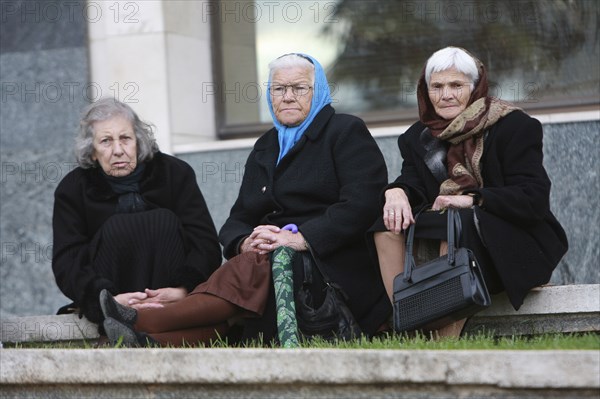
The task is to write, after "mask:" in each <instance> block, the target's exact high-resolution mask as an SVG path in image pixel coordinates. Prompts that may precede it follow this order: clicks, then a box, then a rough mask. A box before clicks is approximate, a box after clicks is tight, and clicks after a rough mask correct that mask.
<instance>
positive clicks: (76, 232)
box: [52, 153, 222, 305]
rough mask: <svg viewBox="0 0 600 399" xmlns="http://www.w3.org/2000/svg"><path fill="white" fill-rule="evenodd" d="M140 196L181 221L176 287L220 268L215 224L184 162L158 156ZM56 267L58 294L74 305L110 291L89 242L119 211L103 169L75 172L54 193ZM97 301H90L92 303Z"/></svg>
mask: <svg viewBox="0 0 600 399" xmlns="http://www.w3.org/2000/svg"><path fill="white" fill-rule="evenodd" d="M140 194H141V196H142V198H143V199H144V201H145V202H146V204H147V205H148V206H149V209H156V208H166V209H169V210H171V211H172V212H173V213H175V215H176V216H177V217H178V218H179V219H180V221H181V223H182V227H183V232H184V237H183V240H184V249H185V252H186V259H185V262H184V267H183V268H182V270H181V272H180V275H179V276H176V277H175V280H176V281H174V282H173V283H174V285H173V286H184V287H186V288H187V289H188V291H191V290H192V289H193V288H194V287H195V286H196V285H198V284H199V283H201V282H203V281H206V280H207V279H208V277H209V276H210V275H211V274H212V273H213V272H214V271H215V270H216V268H217V267H219V265H220V264H221V260H222V258H221V248H220V246H219V242H218V238H217V232H216V229H215V226H214V223H213V220H212V218H211V216H210V214H209V212H208V208H207V206H206V203H205V201H204V197H203V196H202V193H201V192H200V189H199V187H198V184H197V182H196V176H195V174H194V171H193V169H192V168H191V167H190V166H189V165H188V164H187V163H185V162H184V161H182V160H180V159H177V158H175V157H172V156H170V155H166V154H163V153H157V154H155V155H154V158H153V159H152V160H151V161H149V162H147V163H146V169H145V170H144V175H143V176H142V179H141V181H140ZM54 196H55V199H54V215H53V220H52V224H53V233H54V244H53V256H52V268H53V271H54V276H55V278H56V283H57V284H58V287H59V288H60V290H61V291H62V292H63V293H64V294H65V295H66V296H67V297H69V298H70V299H72V300H73V301H74V302H75V303H76V304H78V305H81V304H83V303H84V298H85V296H86V291H87V290H92V291H94V292H99V290H100V289H102V288H106V289H108V290H109V291H111V292H112V293H113V294H117V293H118V292H114V287H113V284H112V282H111V281H108V280H107V279H105V278H102V277H99V276H98V275H96V274H95V273H94V271H93V270H92V265H91V264H90V243H91V240H92V238H93V237H94V235H95V234H96V232H97V231H98V229H100V227H101V226H102V225H103V224H104V222H105V221H106V220H107V219H108V218H110V217H111V216H113V215H114V214H115V213H116V212H115V211H116V207H117V202H118V196H117V195H116V194H115V193H114V192H113V191H112V189H111V188H110V186H109V185H108V183H107V182H106V179H105V178H104V177H103V176H102V175H101V171H100V169H99V168H91V169H82V168H76V169H74V170H73V171H71V172H70V173H69V174H67V175H66V176H65V177H64V179H63V180H62V181H61V182H60V183H59V185H58V187H57V188H56V191H55V194H54ZM93 299H97V298H89V299H88V300H93Z"/></svg>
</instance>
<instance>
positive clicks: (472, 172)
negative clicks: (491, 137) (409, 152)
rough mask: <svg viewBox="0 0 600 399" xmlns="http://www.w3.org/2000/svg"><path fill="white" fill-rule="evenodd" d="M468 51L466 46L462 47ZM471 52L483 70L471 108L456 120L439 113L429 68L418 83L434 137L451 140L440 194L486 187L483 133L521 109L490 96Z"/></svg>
mask: <svg viewBox="0 0 600 399" xmlns="http://www.w3.org/2000/svg"><path fill="white" fill-rule="evenodd" d="M461 50H464V49H461ZM464 51H465V52H466V53H467V54H469V55H470V56H471V57H472V58H473V60H474V61H475V64H476V65H477V69H478V71H479V80H478V81H477V82H476V84H475V87H474V89H473V92H472V93H471V97H470V98H469V102H468V104H467V108H465V110H464V111H463V112H461V113H460V114H459V115H458V116H456V117H455V118H454V119H452V120H446V119H443V118H442V117H440V116H439V115H438V114H436V112H435V108H434V107H433V104H432V103H431V100H430V99H429V90H428V88H427V82H426V81H425V68H426V66H427V64H425V67H423V72H422V73H421V78H420V79H419V84H418V86H417V100H418V104H419V117H420V120H421V122H422V123H423V124H425V125H426V126H427V127H428V128H429V129H430V130H431V134H432V135H433V136H434V137H437V138H438V139H440V140H444V141H448V142H449V143H450V146H449V148H448V156H447V157H446V160H447V161H446V162H447V168H448V179H447V180H446V181H444V182H443V183H442V184H441V186H440V195H453V194H461V193H462V192H464V191H465V190H468V189H473V188H480V187H482V186H483V178H482V176H481V167H480V160H481V156H482V155H483V138H484V137H483V136H484V133H485V132H486V130H488V129H489V128H490V127H491V126H493V125H494V124H495V123H496V122H498V120H500V119H501V118H502V117H504V116H506V115H508V114H509V113H511V112H512V111H515V110H517V109H519V108H517V107H515V106H514V105H512V104H510V103H508V102H506V101H502V100H500V99H497V98H495V97H489V96H488V88H489V86H488V80H487V72H486V69H485V67H484V65H483V64H482V63H481V61H479V60H478V59H477V58H475V57H473V56H472V55H471V54H470V53H469V52H468V51H466V50H464Z"/></svg>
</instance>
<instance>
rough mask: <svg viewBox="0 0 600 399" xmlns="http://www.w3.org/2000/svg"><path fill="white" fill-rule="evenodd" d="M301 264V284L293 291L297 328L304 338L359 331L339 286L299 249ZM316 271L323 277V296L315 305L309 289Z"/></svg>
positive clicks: (345, 337) (354, 334) (350, 334)
mask: <svg viewBox="0 0 600 399" xmlns="http://www.w3.org/2000/svg"><path fill="white" fill-rule="evenodd" d="M300 254H301V255H302V262H303V267H304V278H303V281H302V285H301V286H300V288H299V289H298V291H297V292H296V293H295V304H296V319H297V320H298V329H299V330H300V332H301V333H302V335H304V336H305V337H307V338H312V337H315V336H319V337H322V338H324V339H326V340H333V339H335V338H338V339H342V340H351V339H354V338H358V337H360V335H361V333H362V332H361V330H360V327H359V326H358V323H357V322H356V320H355V319H354V316H353V315H352V312H351V311H350V309H349V308H348V305H347V304H346V301H347V300H348V297H347V296H346V293H344V291H343V290H342V287H340V286H339V285H337V284H335V283H334V282H332V281H330V280H329V278H328V277H327V275H326V274H325V273H323V270H321V268H319V265H318V264H317V263H316V261H315V260H314V259H313V258H312V256H311V255H310V253H309V252H301V253H300ZM315 272H317V273H320V277H321V278H322V280H323V281H324V283H325V284H324V291H325V292H324V300H323V303H322V304H321V305H320V306H317V307H315V304H314V302H315V301H314V299H315V298H314V296H313V294H312V293H311V288H313V287H312V285H313V273H315Z"/></svg>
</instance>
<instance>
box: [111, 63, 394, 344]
mask: <svg viewBox="0 0 600 399" xmlns="http://www.w3.org/2000/svg"><path fill="white" fill-rule="evenodd" d="M269 69H270V76H269V83H268V94H269V96H268V97H267V104H268V106H269V110H270V111H271V116H272V118H273V125H274V126H273V127H272V128H271V129H269V130H268V131H267V132H266V133H265V134H263V135H262V136H261V137H260V138H259V139H258V140H257V141H256V143H255V145H254V147H253V149H252V151H251V152H250V154H249V155H248V159H247V162H246V166H245V173H244V179H243V181H242V185H241V187H240V192H239V195H238V198H237V200H236V202H235V204H234V205H233V207H232V208H231V213H230V215H229V218H228V219H227V221H226V222H225V224H224V225H223V227H222V228H221V231H220V233H219V238H220V241H221V243H222V244H223V247H224V254H225V257H226V258H227V259H229V260H228V261H227V262H225V263H224V264H223V265H221V267H219V269H218V270H217V271H216V272H215V273H214V274H213V275H212V276H211V277H210V278H209V279H208V281H207V282H205V283H202V284H200V285H199V286H198V287H196V289H194V291H193V292H192V293H190V295H188V296H187V297H186V298H184V299H182V300H181V301H178V302H176V303H174V304H168V305H165V306H164V307H163V308H157V309H140V310H138V311H136V310H135V309H130V308H129V309H127V308H124V307H122V306H120V305H119V304H118V303H117V302H115V301H114V300H113V299H112V298H111V297H110V296H109V295H107V294H106V292H103V293H102V294H101V305H102V309H103V311H104V315H105V316H106V321H105V322H104V327H105V329H106V332H107V336H108V338H109V339H110V340H111V341H112V342H116V341H117V340H118V338H119V337H120V336H122V337H123V343H125V344H128V345H143V344H145V343H146V342H147V341H157V342H158V343H160V344H161V345H164V344H171V345H178V344H181V343H182V342H183V341H186V342H187V344H188V345H189V344H195V343H197V342H198V341H199V340H198V338H197V336H195V335H194V333H193V330H194V329H196V328H203V327H204V328H208V327H210V326H216V325H219V324H220V323H223V322H226V321H228V322H231V321H233V320H235V319H236V318H243V324H244V329H243V333H242V337H241V338H242V340H248V339H259V338H262V340H263V342H264V343H271V342H273V341H277V340H279V343H280V344H283V343H282V342H281V341H282V339H281V337H280V336H279V335H278V334H279V332H280V331H281V330H279V328H278V327H279V326H278V324H277V310H279V309H278V308H277V306H276V300H275V294H274V290H275V288H274V282H273V278H272V274H271V263H273V265H275V264H276V263H277V259H276V258H277V254H278V253H280V252H279V251H287V249H289V248H292V249H293V250H294V255H291V256H290V258H292V260H291V261H290V263H288V265H289V266H291V269H292V273H291V274H293V286H294V291H296V288H297V286H299V285H301V284H302V283H303V281H307V280H308V279H303V277H306V276H307V275H308V276H310V274H308V273H307V274H304V268H303V259H307V258H306V257H305V256H310V257H311V258H312V260H314V261H315V262H316V263H317V264H318V265H319V268H321V270H325V271H326V273H327V274H328V277H329V279H330V280H331V282H332V283H335V284H336V285H338V286H339V287H341V289H343V290H344V292H345V293H346V294H347V298H348V301H347V305H348V308H349V310H350V311H351V312H352V314H353V315H354V318H355V319H356V322H357V323H358V325H360V329H361V330H362V333H364V334H365V335H368V336H370V335H372V334H374V333H375V332H376V331H377V330H378V329H379V328H380V327H381V326H382V325H383V324H384V323H385V321H386V319H387V315H388V314H389V312H390V310H391V307H390V304H389V302H388V300H387V296H386V295H385V290H384V288H383V284H382V281H381V277H380V275H379V271H378V270H377V268H376V267H375V264H374V262H372V260H371V259H370V257H369V253H368V250H367V246H366V241H365V237H364V234H365V231H366V230H367V229H368V228H369V226H370V225H371V224H372V223H373V222H374V221H375V219H376V217H377V212H378V211H377V201H378V196H379V193H380V190H381V189H382V188H383V186H384V185H385V184H386V183H387V169H386V167H385V161H384V159H383V155H382V154H381V151H380V150H379V147H378V146H377V144H376V142H375V140H374V139H373V137H372V136H371V134H370V133H369V130H368V129H367V127H366V126H365V124H364V122H363V121H362V120H360V119H359V118H357V117H354V116H351V115H344V114H338V113H336V112H335V110H334V108H333V107H332V106H331V105H330V104H331V101H332V99H331V96H330V90H329V85H328V82H327V79H326V76H325V72H324V70H323V68H322V66H321V65H320V64H319V62H318V61H317V60H316V59H314V58H313V57H311V56H309V55H306V54H286V55H283V56H281V57H279V58H278V59H276V60H274V61H273V62H272V63H271V64H269ZM292 224H293V225H294V227H291V229H290V230H288V229H287V228H286V227H290V225H292ZM273 275H275V273H273ZM288 287H289V286H288ZM324 287H325V283H324V280H323V277H322V276H319V275H318V274H317V273H314V274H313V275H312V284H311V285H310V288H311V297H312V299H313V301H314V302H313V303H314V306H315V307H319V306H321V304H322V303H323V301H324V298H323V297H324V290H323V288H324ZM278 304H279V301H278ZM293 329H294V328H290V329H289V330H290V331H291V330H293ZM287 331H288V330H287V329H286V330H285V332H287ZM292 333H295V331H292ZM200 341H201V340H200ZM204 342H206V341H204Z"/></svg>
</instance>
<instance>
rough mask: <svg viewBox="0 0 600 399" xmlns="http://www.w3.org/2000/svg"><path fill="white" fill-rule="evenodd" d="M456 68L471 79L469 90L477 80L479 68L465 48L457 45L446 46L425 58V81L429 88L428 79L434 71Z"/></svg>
mask: <svg viewBox="0 0 600 399" xmlns="http://www.w3.org/2000/svg"><path fill="white" fill-rule="evenodd" d="M450 68H456V70H457V71H459V72H461V73H464V74H465V75H467V76H468V77H469V79H471V90H473V88H474V87H475V84H476V83H477V81H478V80H479V70H478V69H477V63H476V62H475V60H474V59H473V57H472V56H471V55H470V54H469V53H467V52H466V51H465V50H463V49H461V48H458V47H446V48H443V49H441V50H438V51H436V52H435V53H433V54H432V55H431V57H429V59H428V60H427V65H426V66H425V82H426V83H427V87H428V88H429V79H431V74H432V73H435V72H441V71H445V70H446V69H450Z"/></svg>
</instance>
